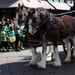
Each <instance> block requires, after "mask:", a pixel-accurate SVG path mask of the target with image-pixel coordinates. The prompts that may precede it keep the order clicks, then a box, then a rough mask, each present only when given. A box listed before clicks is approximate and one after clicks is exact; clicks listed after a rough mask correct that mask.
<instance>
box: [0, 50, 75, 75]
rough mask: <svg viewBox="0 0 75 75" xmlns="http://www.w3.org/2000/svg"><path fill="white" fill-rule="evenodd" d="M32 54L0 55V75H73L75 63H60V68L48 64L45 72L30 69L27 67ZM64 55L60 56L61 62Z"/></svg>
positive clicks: (9, 53) (29, 52)
mask: <svg viewBox="0 0 75 75" xmlns="http://www.w3.org/2000/svg"><path fill="white" fill-rule="evenodd" d="M31 56H32V53H31V51H30V50H23V51H21V52H7V53H0V75H75V63H74V62H72V63H67V64H65V63H64V62H62V66H61V67H54V66H53V65H52V64H50V62H49V63H48V64H47V68H46V69H45V70H42V69H37V68H32V67H30V65H29V60H30V59H31ZM63 56H64V54H61V59H62V61H63Z"/></svg>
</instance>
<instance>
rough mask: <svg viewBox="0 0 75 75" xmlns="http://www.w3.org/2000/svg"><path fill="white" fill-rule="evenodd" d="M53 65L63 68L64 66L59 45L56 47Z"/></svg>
mask: <svg viewBox="0 0 75 75" xmlns="http://www.w3.org/2000/svg"><path fill="white" fill-rule="evenodd" d="M53 65H54V66H61V65H62V63H61V59H60V56H59V52H58V47H57V45H54V62H53Z"/></svg>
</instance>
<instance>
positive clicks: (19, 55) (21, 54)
mask: <svg viewBox="0 0 75 75" xmlns="http://www.w3.org/2000/svg"><path fill="white" fill-rule="evenodd" d="M32 49H33V48H27V49H25V50H21V51H18V52H17V51H14V52H0V65H1V64H7V63H12V62H27V61H30V59H31V57H32ZM41 49H42V47H38V48H37V51H41ZM58 49H59V51H63V50H62V47H61V46H59V47H58ZM51 50H52V51H53V48H52V46H51ZM47 51H49V46H48V47H47ZM23 59H24V60H23ZM50 60H51V53H49V54H48V57H47V61H50Z"/></svg>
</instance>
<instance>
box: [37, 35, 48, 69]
mask: <svg viewBox="0 0 75 75" xmlns="http://www.w3.org/2000/svg"><path fill="white" fill-rule="evenodd" d="M46 51H47V42H46V38H45V35H43V40H42V53H41V55H40V60H39V61H38V62H37V65H38V67H39V68H43V69H45V68H46V58H47V54H46Z"/></svg>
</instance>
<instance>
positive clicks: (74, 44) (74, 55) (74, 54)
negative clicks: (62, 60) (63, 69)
mask: <svg viewBox="0 0 75 75" xmlns="http://www.w3.org/2000/svg"><path fill="white" fill-rule="evenodd" d="M72 40H73V57H75V36H74V37H73V39H72Z"/></svg>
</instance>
